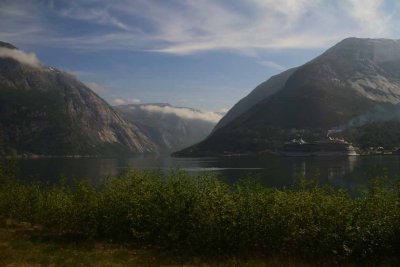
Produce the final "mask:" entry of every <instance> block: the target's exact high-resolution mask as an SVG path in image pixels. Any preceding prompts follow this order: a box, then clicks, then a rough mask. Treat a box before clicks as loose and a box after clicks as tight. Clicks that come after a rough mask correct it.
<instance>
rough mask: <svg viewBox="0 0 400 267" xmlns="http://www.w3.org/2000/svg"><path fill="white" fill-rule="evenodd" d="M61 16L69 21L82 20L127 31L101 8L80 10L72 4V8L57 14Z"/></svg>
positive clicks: (119, 21)
mask: <svg viewBox="0 0 400 267" xmlns="http://www.w3.org/2000/svg"><path fill="white" fill-rule="evenodd" d="M59 14H61V16H63V17H68V18H71V19H77V20H83V21H87V22H91V23H97V24H101V25H108V26H113V27H117V28H120V29H123V30H128V28H129V27H128V26H127V25H126V24H125V23H123V22H122V21H121V20H119V19H118V18H117V17H115V16H112V15H111V14H110V12H109V10H108V9H104V8H103V9H101V8H88V9H85V8H82V7H80V6H79V5H76V4H73V6H72V7H69V8H66V9H63V10H61V11H60V12H59Z"/></svg>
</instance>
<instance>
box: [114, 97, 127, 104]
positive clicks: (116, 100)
mask: <svg viewBox="0 0 400 267" xmlns="http://www.w3.org/2000/svg"><path fill="white" fill-rule="evenodd" d="M112 103H113V104H114V105H126V104H127V102H126V101H125V100H123V99H122V98H114V99H113V100H112Z"/></svg>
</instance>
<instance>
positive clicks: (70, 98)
mask: <svg viewBox="0 0 400 267" xmlns="http://www.w3.org/2000/svg"><path fill="white" fill-rule="evenodd" d="M154 151H156V145H155V144H154V143H153V142H152V141H151V139H149V138H148V137H147V136H146V134H144V133H143V132H142V131H141V130H140V129H139V128H138V127H137V126H136V125H134V124H133V123H130V122H128V121H126V120H124V119H123V118H122V117H121V116H120V115H119V113H118V112H116V111H115V110H114V109H113V108H112V107H111V106H110V105H108V104H107V103H106V102H105V101H104V100H103V99H101V98H100V97H99V96H98V95H96V94H95V93H94V92H93V91H91V90H90V89H89V88H88V87H87V86H86V85H85V84H83V83H82V82H80V81H79V80H77V79H76V78H75V77H74V76H72V75H71V74H68V73H66V72H64V71H61V70H58V69H55V68H50V67H47V66H44V65H43V64H42V63H40V62H39V61H38V60H37V58H36V56H34V55H33V54H27V53H25V52H23V51H21V50H18V49H17V48H16V47H14V46H13V45H11V44H8V43H4V42H0V155H9V154H39V155H102V154H117V153H143V152H154Z"/></svg>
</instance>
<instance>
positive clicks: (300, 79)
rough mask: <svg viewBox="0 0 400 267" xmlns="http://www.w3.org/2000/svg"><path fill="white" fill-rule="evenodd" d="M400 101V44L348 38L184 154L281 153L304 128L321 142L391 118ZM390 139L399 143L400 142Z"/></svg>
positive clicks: (262, 89) (264, 87)
mask: <svg viewBox="0 0 400 267" xmlns="http://www.w3.org/2000/svg"><path fill="white" fill-rule="evenodd" d="M398 103H400V41H397V40H386V39H357V38H348V39H345V40H343V41H342V42H340V43H338V44H337V45H335V46H333V47H332V48H330V49H328V50H327V51H326V52H325V53H323V54H322V55H320V56H319V57H317V58H315V59H313V60H311V61H310V62H308V63H306V64H304V65H302V66H300V67H298V68H296V69H291V70H287V71H285V72H283V73H281V74H279V75H276V76H274V77H272V78H271V79H269V80H268V81H267V82H265V83H263V84H261V85H260V86H258V87H257V88H256V89H255V90H254V91H252V92H251V93H250V94H249V95H248V96H247V97H245V98H243V99H242V100H241V101H239V103H237V104H236V105H235V106H234V107H233V108H232V109H231V110H230V111H229V112H228V113H227V115H226V116H225V118H223V119H222V120H221V122H220V123H219V124H218V125H217V126H216V128H215V130H214V131H213V133H212V134H211V135H210V136H209V137H207V139H206V140H204V141H203V142H201V143H199V144H197V145H195V146H192V147H190V148H187V149H185V150H183V151H181V152H180V153H179V154H180V155H210V154H221V153H228V154H229V153H245V152H258V151H265V150H279V149H280V148H281V147H282V145H283V144H284V143H285V142H286V141H287V140H291V139H293V138H294V137H296V136H297V135H298V134H299V133H301V132H303V130H305V131H304V137H305V138H306V139H308V140H317V139H320V138H321V137H322V136H324V135H325V134H326V131H327V130H328V129H331V128H334V127H337V126H343V125H348V124H349V123H350V122H351V121H352V120H353V119H355V118H360V117H363V115H365V114H371V113H374V112H375V111H376V110H377V109H382V110H384V113H385V114H388V113H390V112H389V111H388V110H391V109H390V108H393V107H394V106H395V105H396V104H398ZM374 128H375V129H379V126H374ZM387 129H388V131H386V132H387V133H385V134H386V137H388V138H390V137H392V136H396V135H397V134H398V133H399V132H400V130H399V129H400V124H399V126H398V127H397V128H396V129H394V130H393V131H391V128H387ZM365 132H366V131H361V132H354V133H353V135H352V139H353V140H355V141H360V142H361V141H363V140H364V139H365V138H364V139H362V138H360V137H361V135H363V134H364V133H365ZM370 132H372V131H368V132H367V133H366V134H367V135H368V134H369V133H370ZM374 133H375V132H374ZM375 136H376V137H378V135H375ZM397 136H398V135H397ZM366 138H368V136H367V137H366ZM373 139H374V138H372V140H373ZM381 139H383V140H384V139H386V138H381ZM391 140H393V142H397V143H398V144H399V145H400V138H391Z"/></svg>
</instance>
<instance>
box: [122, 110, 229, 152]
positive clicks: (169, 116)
mask: <svg viewBox="0 0 400 267" xmlns="http://www.w3.org/2000/svg"><path fill="white" fill-rule="evenodd" d="M115 108H116V109H117V110H118V111H119V112H120V113H121V114H122V115H123V117H124V118H125V119H126V120H127V121H130V122H131V123H133V124H135V125H138V127H139V128H140V129H141V130H142V131H143V132H145V133H146V134H147V136H149V137H150V138H151V140H152V141H153V142H154V143H155V144H156V145H157V147H158V150H159V151H161V152H163V151H164V152H172V151H176V150H179V149H182V148H184V147H187V146H190V145H193V144H195V143H198V142H200V141H202V140H203V139H205V138H206V137H207V136H208V134H209V133H210V132H211V130H212V129H213V127H214V126H215V124H216V123H217V122H218V121H219V120H220V119H221V117H222V115H221V114H220V113H217V112H205V111H200V110H195V109H191V108H183V107H173V106H171V105H169V104H138V105H122V106H116V107H115Z"/></svg>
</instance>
